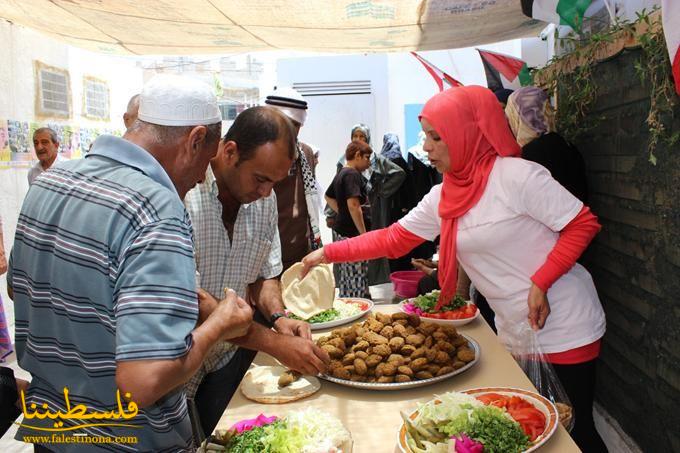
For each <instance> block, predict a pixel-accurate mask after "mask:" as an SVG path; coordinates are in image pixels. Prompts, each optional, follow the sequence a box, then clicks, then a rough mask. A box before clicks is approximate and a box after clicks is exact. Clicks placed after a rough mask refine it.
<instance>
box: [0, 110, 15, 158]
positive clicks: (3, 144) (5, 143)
mask: <svg viewBox="0 0 680 453" xmlns="http://www.w3.org/2000/svg"><path fill="white" fill-rule="evenodd" d="M11 161H12V151H11V150H10V149H9V131H8V130H7V120H3V119H0V165H9V162H11Z"/></svg>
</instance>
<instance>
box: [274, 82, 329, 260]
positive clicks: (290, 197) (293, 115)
mask: <svg viewBox="0 0 680 453" xmlns="http://www.w3.org/2000/svg"><path fill="white" fill-rule="evenodd" d="M264 103H265V105H267V106H269V107H273V108H276V109H278V110H280V111H281V112H283V113H284V114H285V115H286V116H288V118H290V120H291V121H292V122H293V125H294V126H295V128H296V131H297V132H298V133H299V132H300V128H301V127H302V126H303V125H304V124H305V120H306V119H307V101H305V100H304V99H303V98H302V96H301V95H300V94H299V93H298V92H297V91H295V90H294V89H292V88H279V89H276V90H274V91H273V92H272V93H271V94H270V95H269V96H267V98H266V99H265V101H264ZM297 148H298V153H297V158H296V159H295V161H294V162H293V165H292V166H291V168H290V171H289V172H288V176H287V177H286V178H285V179H283V180H282V181H279V182H278V183H276V185H275V186H274V192H276V197H277V204H278V210H279V236H280V238H281V253H282V256H281V261H282V264H283V270H284V271H285V270H286V269H288V268H289V267H290V266H292V265H293V264H295V263H297V262H298V261H300V260H301V259H302V258H303V257H304V256H306V255H307V254H308V253H309V252H311V251H312V250H316V249H317V248H319V247H320V246H321V232H320V230H319V212H320V203H321V198H320V195H319V192H318V189H317V188H318V187H319V186H318V183H317V182H316V175H315V171H314V170H315V167H316V158H315V153H314V150H313V149H312V147H311V146H309V145H307V144H306V143H302V142H300V141H298V142H297Z"/></svg>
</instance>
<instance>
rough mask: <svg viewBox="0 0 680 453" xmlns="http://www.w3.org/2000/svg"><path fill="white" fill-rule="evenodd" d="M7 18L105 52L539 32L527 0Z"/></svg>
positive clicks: (179, 4)
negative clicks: (524, 10) (523, 0)
mask: <svg viewBox="0 0 680 453" xmlns="http://www.w3.org/2000/svg"><path fill="white" fill-rule="evenodd" d="M0 18H4V19H6V20H8V21H11V22H13V23H15V24H18V25H22V26H25V27H29V28H32V29H34V30H37V31H40V32H42V33H45V34H48V35H50V36H53V37H55V38H57V39H60V40H62V41H66V42H67V43H69V44H72V45H74V46H78V47H83V48H86V49H89V50H93V51H96V52H102V53H109V54H122V55H130V54H133V55H134V54H137V55H149V54H157V55H173V54H177V55H181V54H184V55H186V54H206V53H233V52H245V51H257V50H274V49H288V50H309V51H318V52H340V53H357V52H396V51H409V50H435V49H450V48H457V47H467V46H473V45H480V44H485V43H490V42H498V41H503V40H508V39H514V38H520V37H527V36H536V35H537V34H538V32H539V31H540V30H541V29H542V28H543V27H544V26H545V23H543V22H539V21H536V20H533V19H530V18H528V17H526V16H524V15H523V14H522V9H521V7H520V2H519V1H518V0H390V1H384V0H297V1H296V0H260V1H257V0H160V1H150V0H97V1H92V0H0Z"/></svg>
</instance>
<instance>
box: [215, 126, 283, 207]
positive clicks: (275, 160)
mask: <svg viewBox="0 0 680 453" xmlns="http://www.w3.org/2000/svg"><path fill="white" fill-rule="evenodd" d="M231 143H233V142H231ZM220 146H225V143H224V142H223V143H221V144H220ZM287 146H288V144H287V142H286V140H284V139H283V138H280V139H278V140H276V141H273V142H268V143H265V144H264V145H261V146H259V147H258V148H257V149H256V150H255V151H254V154H253V157H252V158H250V159H248V160H246V161H238V162H234V165H230V167H229V168H227V169H226V170H225V172H224V174H223V175H221V176H223V178H221V179H223V180H224V182H225V184H226V185H227V188H228V190H229V192H230V193H231V195H232V196H233V197H234V198H236V199H237V200H238V201H239V202H241V203H252V202H253V201H256V200H259V199H260V198H264V197H268V196H269V195H271V193H272V189H273V188H274V184H276V183H277V182H279V181H281V180H283V179H284V178H285V177H286V176H288V170H289V169H290V166H291V165H292V163H293V161H292V159H289V158H288V152H287Z"/></svg>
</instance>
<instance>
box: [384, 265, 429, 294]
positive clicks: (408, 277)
mask: <svg viewBox="0 0 680 453" xmlns="http://www.w3.org/2000/svg"><path fill="white" fill-rule="evenodd" d="M424 276H425V273H424V272H421V271H399V272H392V273H391V274H390V280H391V281H392V285H393V287H394V292H395V294H396V295H397V296H400V297H416V296H417V295H418V282H419V281H420V279H421V278H423V277H424Z"/></svg>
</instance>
